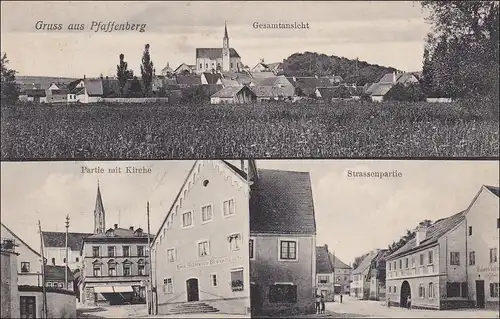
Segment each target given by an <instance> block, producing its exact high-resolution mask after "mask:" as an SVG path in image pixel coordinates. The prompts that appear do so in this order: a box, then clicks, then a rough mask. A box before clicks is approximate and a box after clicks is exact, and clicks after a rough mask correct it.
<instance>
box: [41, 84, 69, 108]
mask: <svg viewBox="0 0 500 319" xmlns="http://www.w3.org/2000/svg"><path fill="white" fill-rule="evenodd" d="M45 94H46V97H45V100H46V101H47V103H66V104H67V103H69V102H70V100H71V101H75V102H76V96H75V95H74V94H71V93H70V91H69V90H68V88H67V87H66V86H65V85H62V84H55V83H52V84H51V85H50V87H49V88H48V89H46V90H45Z"/></svg>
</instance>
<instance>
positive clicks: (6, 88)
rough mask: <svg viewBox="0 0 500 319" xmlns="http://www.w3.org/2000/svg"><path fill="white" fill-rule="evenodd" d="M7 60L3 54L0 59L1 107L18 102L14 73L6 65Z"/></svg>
mask: <svg viewBox="0 0 500 319" xmlns="http://www.w3.org/2000/svg"><path fill="white" fill-rule="evenodd" d="M8 64H9V60H8V59H7V54H6V53H4V54H3V56H2V59H1V73H2V78H1V79H2V82H1V85H2V86H1V93H2V94H1V102H0V103H1V105H2V106H4V105H9V104H14V103H17V101H18V100H19V88H18V86H17V84H16V73H17V72H16V71H15V70H12V69H9V68H8V67H7V65H8Z"/></svg>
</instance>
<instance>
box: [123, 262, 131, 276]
mask: <svg viewBox="0 0 500 319" xmlns="http://www.w3.org/2000/svg"><path fill="white" fill-rule="evenodd" d="M130 268H131V267H130V263H128V262H126V263H124V264H123V275H124V276H132V272H131V271H130Z"/></svg>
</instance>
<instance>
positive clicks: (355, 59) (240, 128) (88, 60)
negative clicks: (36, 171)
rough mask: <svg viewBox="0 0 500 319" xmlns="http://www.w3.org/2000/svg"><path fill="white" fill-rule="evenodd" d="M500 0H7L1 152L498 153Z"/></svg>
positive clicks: (39, 156)
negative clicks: (97, 0)
mask: <svg viewBox="0 0 500 319" xmlns="http://www.w3.org/2000/svg"><path fill="white" fill-rule="evenodd" d="M498 4H499V3H498V1H446V2H442V1H439V2H438V1H319V2H313V1H288V2H284V1H274V2H273V1H257V2H251V1H250V2H243V1H242V2H240V1H219V2H217V1H213V2H205V1H176V2H174V1H164V2H161V1H154V2H146V1H144V2H142V1H141V2H133V1H130V2H129V1H123V2H122V1H113V2H104V1H103V2H84V1H57V2H47V1H43V2H42V1H29V2H28V1H25V2H22V1H16V2H13V1H2V3H1V9H2V10H1V47H2V50H1V51H2V57H1V67H2V68H1V73H2V82H1V83H2V90H1V92H2V96H1V98H2V99H1V110H2V112H1V133H2V135H1V147H0V149H1V159H2V160H9V161H19V160H64V159H71V160H91V159H92V160H118V159H123V160H149V159H217V158H228V159H239V158H273V159H278V158H385V157H390V158H408V157H412V158H429V157H441V158H476V157H482V158H490V159H492V158H498V156H499V128H498V127H499V97H498V92H499V85H498V84H499V82H498V81H499V73H498V72H499V71H498V70H499V55H498V54H499V51H498V43H499V33H498V32H499V27H498V25H499V20H498V18H499V14H498V13H499V5H498Z"/></svg>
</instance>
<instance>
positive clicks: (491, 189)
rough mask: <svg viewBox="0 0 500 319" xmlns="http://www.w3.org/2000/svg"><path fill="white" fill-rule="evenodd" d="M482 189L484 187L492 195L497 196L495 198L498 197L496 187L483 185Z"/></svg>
mask: <svg viewBox="0 0 500 319" xmlns="http://www.w3.org/2000/svg"><path fill="white" fill-rule="evenodd" d="M484 187H486V188H487V189H488V190H489V191H490V192H492V193H493V194H495V195H497V197H500V196H499V195H498V194H499V188H498V187H495V186H487V185H485V186H484Z"/></svg>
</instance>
